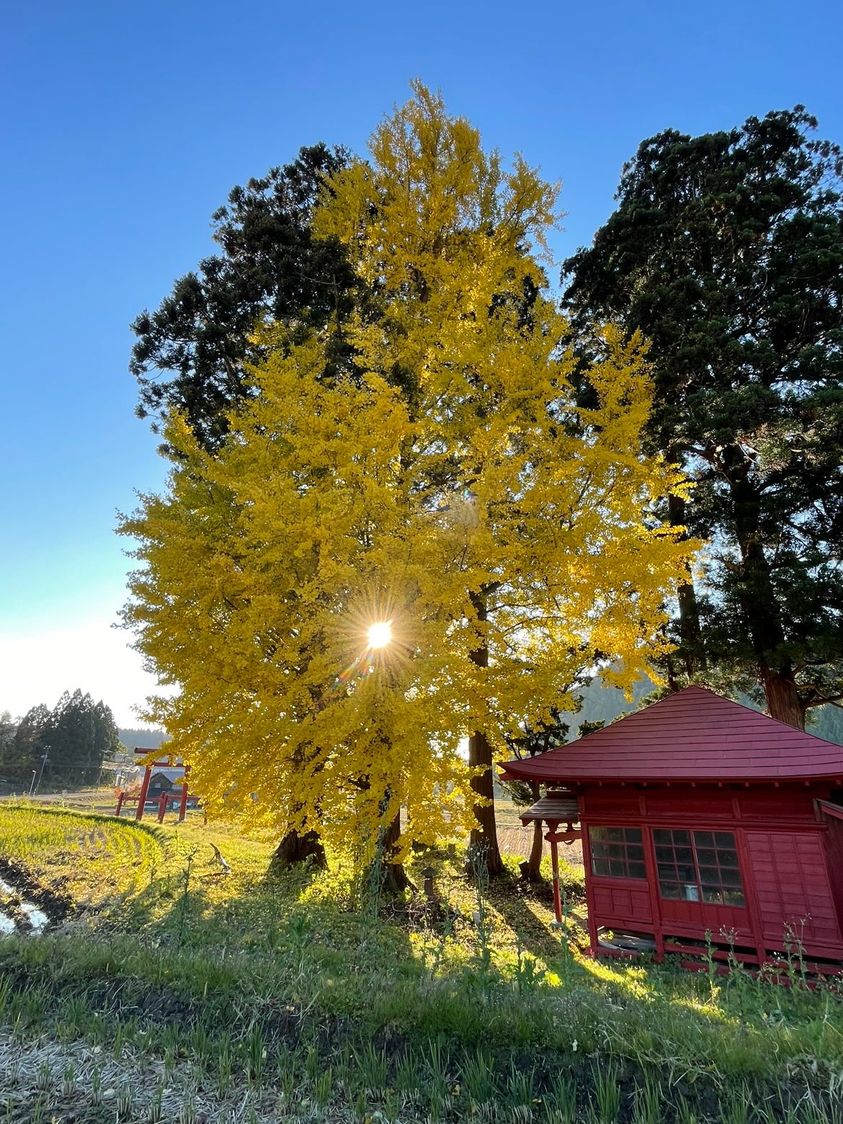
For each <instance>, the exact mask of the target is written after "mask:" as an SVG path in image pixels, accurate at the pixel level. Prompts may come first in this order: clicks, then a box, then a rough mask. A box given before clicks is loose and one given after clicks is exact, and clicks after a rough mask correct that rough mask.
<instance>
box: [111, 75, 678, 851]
mask: <svg viewBox="0 0 843 1124" xmlns="http://www.w3.org/2000/svg"><path fill="white" fill-rule="evenodd" d="M371 155H372V158H371V161H370V162H369V163H363V162H356V163H354V164H352V165H351V166H350V167H349V168H347V169H345V170H342V171H340V172H339V173H338V174H337V175H335V176H334V177H333V178H332V180H331V182H330V191H329V192H326V194H325V196H324V198H323V203H322V206H321V207H320V209H319V211H318V212H317V214H316V216H315V225H316V229H317V231H318V232H319V233H320V234H322V235H323V236H325V237H328V238H330V239H335V240H337V241H338V242H339V243H340V244H341V245H343V246H344V247H345V249H346V253H347V255H348V259H349V261H350V263H351V265H352V267H353V269H354V270H355V272H356V274H357V275H358V277H359V278H360V279H361V281H362V283H363V285H365V287H366V289H367V291H368V292H369V293H371V294H374V295H373V296H372V298H371V300H369V301H367V303H366V305H365V307H363V306H360V307H358V308H357V309H356V310H354V311H353V312H352V313H351V314H350V315H349V317H348V318H347V320H346V322H345V325H344V330H345V333H346V338H347V339H348V340H349V341H350V343H351V345H352V346H353V348H354V350H355V368H356V372H357V374H356V375H355V376H354V377H347V376H344V377H336V376H334V377H330V376H328V377H326V375H325V372H326V366H327V353H326V341H327V338H328V334H329V332H330V328H329V327H328V328H326V329H324V330H321V331H320V330H312V331H310V332H309V333H307V334H306V336H305V337H304V338H302V334H301V333H298V334H296V335H295V336H292V335H291V333H290V331H289V328H288V327H286V326H276V327H272V326H269V327H267V328H264V329H263V331H262V333H261V336H260V344H261V347H262V349H263V350H264V352H265V354H266V355H267V358H266V360H265V361H264V362H261V363H259V364H257V365H256V366H255V367H254V368H253V371H252V386H251V389H252V391H253V393H252V395H251V396H250V397H249V398H248V399H247V401H246V402H245V403H244V405H243V406H242V407H241V408H240V409H239V410H237V411H235V412H233V413H232V414H231V415H230V416H229V419H228V430H229V432H228V436H227V438H226V440H225V441H224V443H223V444H222V445H221V447H220V448H219V450H218V451H217V452H216V455H209V454H208V452H207V451H206V450H204V449H203V448H202V447H201V445H200V443H199V442H197V440H196V438H195V436H194V435H193V434H192V433H191V431H190V427H189V425H188V424H187V422H186V421H185V420H184V419H183V418H180V417H178V416H177V417H174V418H173V420H172V421H171V423H170V425H169V427H168V429H167V431H166V436H167V443H168V446H169V447H170V448H171V449H172V450H173V457H174V461H173V466H174V467H173V473H172V477H171V484H170V490H169V493H168V494H167V495H166V496H164V497H160V498H159V497H152V496H150V497H146V498H145V500H144V502H143V505H142V508H141V510H140V511H139V512H138V513H137V515H136V516H135V517H133V518H131V519H127V520H125V521H124V522H123V524H122V530H123V531H124V533H126V534H129V535H132V536H134V537H135V538H136V539H137V540H138V543H139V547H138V551H137V555H138V558H139V560H140V561H141V562H142V564H143V565H142V567H141V568H140V569H139V570H138V571H137V573H136V574H135V575H134V578H133V580H132V594H133V596H132V600H131V602H130V604H129V606H128V607H127V610H126V618H127V621H128V623H129V624H130V625H132V626H133V627H135V628H136V629H137V632H138V646H139V647H140V649H141V650H142V651H143V652H144V653H145V654H146V656H147V657H148V658H149V659H150V660H151V662H152V664H153V665H154V666H155V668H156V669H157V671H158V673H159V675H161V676H162V677H163V679H164V680H165V681H169V682H172V683H175V684H178V686H179V688H180V691H179V693H178V694H177V695H176V696H175V697H173V698H170V699H163V698H162V699H158V700H157V701H154V702H153V704H152V707H151V712H150V716H151V717H153V718H154V719H155V720H156V721H160V722H163V723H164V724H165V725H166V726H167V727H168V729H169V731H170V733H171V735H172V737H173V739H174V744H176V745H177V746H178V749H179V752H181V753H183V754H184V755H185V757H186V758H187V759H188V760H190V762H191V765H192V768H193V774H192V775H193V778H194V783H195V785H196V788H197V790H198V791H201V792H202V793H203V796H204V798H205V802H206V804H207V806H208V807H209V809H210V810H212V811H213V810H218V809H221V808H228V809H230V810H235V811H236V810H238V809H239V810H241V811H242V812H243V813H244V814H246V815H248V817H249V819H250V820H252V821H254V820H255V819H262V820H263V821H264V822H266V823H271V824H272V825H274V826H276V827H279V828H287V827H290V826H292V827H294V828H296V829H297V830H299V831H307V830H309V829H311V828H313V827H316V826H318V827H319V830H320V831H321V832H322V833H323V834H324V836H325V838H326V840H329V841H331V842H334V843H339V844H342V845H345V846H348V847H352V848H357V849H358V851H359V854H360V856H361V858H362V859H366V860H368V859H369V858H370V857H371V855H372V854H373V852H374V850H375V848H376V847H377V845H378V842H379V841H380V842H381V844H383V843H384V839H385V838H386V841H387V846H389V847H392V848H394V851H393V853H392V854H390V855H388V856H387V857H388V858H400V856H401V854H402V853H403V851H404V850H405V849H406V846H407V845H408V841H409V840H416V841H419V842H421V843H425V842H433V841H435V840H437V839H438V838H440V837H441V836H442V835H443V834H453V833H454V832H455V831H457V830H459V829H460V828H465V829H469V828H471V829H472V831H473V833H474V842H475V844H476V845H477V846H478V848H481V849H482V856H483V860H484V861H485V862H486V863H487V865H488V867H489V869H490V871H491V872H495V871H496V870H497V869H499V866H500V856H499V853H498V849H497V842H496V838H495V834H494V817H493V806H492V796H493V793H492V765H493V761H494V758H495V756H496V754H498V753H503V752H505V751H506V744H507V738H508V737H510V738H511V737H513V736H517V733H518V732H519V731H520V730H522V729H523V726H524V724H525V723H526V724H527V725H530V726H532V727H533V728H537V727H538V726H539V725H540V724H541V723H542V722H544V721H547V720H549V718H550V717H551V715H552V714H554V713H555V712H557V711H559V710H564V709H565V707H566V704H567V703H569V702H570V701H571V699H570V692H571V689H572V687H573V685H574V684H575V682H576V681H577V679H578V676H580V675H581V673H582V671H583V669H584V668H587V667H589V666H592V665H593V664H595V663H596V662H600V661H604V660H608V659H612V660H614V661H615V663H614V664H613V670H612V671H611V672H609V673H607V674H608V675H609V678H610V679H611V680H612V681H613V682H617V683H619V684H622V685H629V684H631V683H632V682H633V681H634V680H635V679H636V677H637V676H638V675H639V674H640V673H641V672H642V671H643V670H644V668H645V667H646V666H647V665H648V662H649V659H650V658H651V656H652V654H653V652H654V651H658V650H659V646H660V643H661V642H660V640H659V639H658V637H659V635H660V630H661V627H662V625H663V623H664V620H665V617H664V609H663V605H664V599H665V596H666V594H668V593H669V591H670V590H671V589H672V588H674V587H675V583H676V581H677V579H678V577H679V576H680V575H681V574H682V573H683V572H684V567H685V566H686V564H687V557H688V546H687V544H685V543H680V542H678V541H677V535H676V533H675V532H673V531H671V530H670V529H667V530H666V529H664V528H662V527H660V526H659V525H658V523H657V522H656V521H655V520H653V519H652V518H651V517H650V514H649V513H650V509H651V506H652V503H653V502H654V500H655V498H656V497H659V496H663V495H665V494H668V493H672V492H676V493H677V494H681V492H682V484H681V480H680V478H679V476H678V475H677V473H676V472H675V471H674V470H673V469H672V468H671V467H670V466H668V465H667V464H665V463H664V461H663V460H661V459H660V458H658V457H651V458H647V457H644V456H642V454H641V451H640V443H641V435H642V430H643V427H644V425H645V423H646V420H647V416H648V410H649V406H650V401H651V386H650V380H649V376H648V374H647V370H646V366H645V363H644V360H643V355H642V346H641V342H640V341H639V340H637V339H633V340H632V341H626V342H625V341H624V340H623V339H622V337H621V335H620V333H619V332H617V331H614V330H612V329H611V328H609V329H606V330H605V332H604V333H603V335H602V342H601V354H600V355H599V356H598V357H596V358H595V361H594V363H593V364H592V366H591V368H590V370H589V371H588V373H587V377H588V380H589V385H590V386H591V388H592V391H593V399H594V400H593V403H592V404H590V405H589V406H588V407H584V406H580V405H578V404H577V403H576V401H575V394H574V391H573V388H572V386H571V383H570V375H571V373H572V371H573V369H574V360H573V357H572V356H571V355H570V354H569V353H568V352H567V351H566V339H567V325H566V323H565V321H564V320H563V319H562V318H561V316H560V315H559V314H558V312H557V310H556V308H555V306H554V304H553V302H552V301H551V300H550V299H549V298H548V296H547V295H546V293H545V292H544V286H545V277H544V274H543V272H542V269H541V267H540V264H539V260H538V257H537V251H540V250H541V248H542V246H543V244H544V240H545V236H546V234H547V231H548V229H549V227H550V226H551V224H552V223H553V221H554V207H555V198H556V194H555V190H554V189H553V188H552V187H550V186H549V185H547V184H545V183H544V182H543V181H542V180H541V179H540V177H539V176H538V175H536V173H535V172H533V171H532V170H531V169H529V168H528V167H527V166H526V165H525V164H524V163H523V161H521V160H516V162H515V164H514V166H513V168H512V170H510V171H506V170H504V169H503V167H502V165H501V162H500V160H499V158H498V157H497V155H495V154H491V155H489V154H487V153H485V152H484V151H483V149H482V147H481V145H480V141H479V137H478V134H477V132H476V130H474V129H473V128H472V127H471V126H470V125H469V124H468V123H467V122H466V121H464V120H461V119H454V118H450V117H448V116H447V114H446V113H445V109H444V106H443V104H442V102H441V99H439V98H438V97H436V96H434V95H431V94H430V93H429V92H428V91H427V90H426V89H425V88H424V87H422V86H417V87H416V88H415V96H414V98H413V99H412V100H411V101H410V102H409V103H408V105H406V106H405V107H404V108H402V109H400V110H398V111H396V112H395V113H394V114H393V115H392V116H391V117H390V118H388V119H387V120H386V121H385V122H384V123H383V124H382V125H381V127H380V128H379V129H378V130H377V131H376V133H375V135H374V138H373V140H372V145H371ZM377 624H380V625H382V626H384V627H382V628H381V629H380V630H379V632H378V633H377V634H374V635H373V633H372V632H370V629H371V627H372V626H373V625H377ZM387 626H388V627H387ZM376 640H377V641H381V640H383V641H385V642H384V643H383V646H376V644H375V641H376ZM464 737H467V738H468V739H469V746H470V756H469V762H468V764H466V762H465V761H464V759H463V758H462V756H461V755H460V752H459V745H460V742H461V739H463V738H464ZM402 808H403V809H404V811H405V815H406V830H405V833H404V835H403V837H402V838H401V839H400V840H399V839H396V838H395V837H394V834H393V835H388V834H386V833H387V832H388V831H389V829H391V828H392V827H393V826H394V824H395V822H396V814H397V813H398V811H399V809H402ZM478 821H479V822H478Z"/></svg>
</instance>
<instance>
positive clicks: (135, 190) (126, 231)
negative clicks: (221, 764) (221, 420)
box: [0, 0, 843, 722]
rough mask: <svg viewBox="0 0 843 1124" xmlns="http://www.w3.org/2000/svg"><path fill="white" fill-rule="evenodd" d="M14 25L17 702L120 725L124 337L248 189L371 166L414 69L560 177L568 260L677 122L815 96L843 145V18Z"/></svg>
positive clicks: (131, 480) (12, 558)
mask: <svg viewBox="0 0 843 1124" xmlns="http://www.w3.org/2000/svg"><path fill="white" fill-rule="evenodd" d="M2 26H3V32H2V37H0V105H1V106H2V110H0V112H1V113H2V122H3V124H2V137H3V144H2V161H3V168H2V176H0V216H2V222H3V232H2V255H0V297H2V299H0V380H2V401H3V472H2V477H0V528H2V542H3V546H2V549H1V550H0V710H3V709H5V708H8V709H10V710H11V711H12V712H13V713H20V712H22V711H23V710H25V709H26V708H27V707H28V706H30V705H32V704H33V703H35V702H38V701H42V700H43V701H45V702H47V703H48V704H49V705H53V704H54V703H55V701H56V697H57V695H58V693H59V692H60V690H61V689H62V687H64V686H66V687H69V688H74V687H76V686H82V687H83V689H87V690H91V691H92V692H94V693H96V694H97V695H101V696H103V697H104V698H105V701H106V702H109V703H110V704H111V705H112V706H113V707H114V709H115V711H116V713H117V716H118V718H119V719H120V720H121V721H123V722H128V721H129V720H130V719H131V717H132V716H131V712H130V704H131V703H132V702H140V701H142V698H143V695H144V694H145V692H146V689H147V686H148V684H149V682H150V681H149V680H145V679H144V678H143V676H142V674H141V672H140V668H139V663H138V662H137V661H136V659H135V658H134V657H128V656H126V655H125V654H124V653H123V650H122V649H123V645H124V643H125V638H124V637H123V636H122V635H119V634H113V633H110V632H109V629H108V624H109V622H110V621H111V620H113V619H114V616H115V613H116V611H117V609H118V608H119V606H120V604H121V603H122V601H123V597H124V594H123V578H124V573H125V569H126V561H125V559H124V558H123V556H122V553H121V551H122V544H121V543H120V542H119V541H118V540H117V539H116V537H115V536H114V534H113V527H114V522H115V510H116V509H123V510H126V509H129V508H131V507H132V506H133V502H134V500H133V489H136V488H140V489H150V488H155V487H158V486H159V485H160V483H161V482H162V479H163V470H162V465H161V464H160V463H159V462H158V459H157V457H156V454H155V439H154V438H153V436H152V435H151V434H150V433H149V431H148V429H147V427H146V425H145V423H142V422H139V421H137V420H136V419H135V418H134V416H133V406H134V403H135V387H134V383H133V380H132V378H131V377H130V376H129V375H128V373H127V369H126V365H127V359H128V355H129V350H130V347H131V342H132V337H131V333H130V332H129V327H128V326H129V323H130V322H131V320H132V319H133V318H134V316H135V315H136V314H137V313H138V311H140V309H142V308H143V307H144V306H148V307H155V306H156V305H157V303H158V302H159V301H160V299H161V298H162V297H163V296H164V295H165V294H166V293H167V292H168V291H169V288H170V286H171V283H172V281H173V279H174V278H175V277H176V276H178V275H180V274H182V273H184V272H186V271H187V270H189V269H190V268H192V267H193V266H194V265H195V263H196V262H197V261H198V259H199V258H200V257H201V256H202V255H204V254H206V253H208V252H209V251H210V250H211V249H212V246H211V242H210V238H209V218H210V214H211V212H212V211H213V210H214V209H215V207H216V206H218V205H219V204H220V203H221V202H223V201H224V199H225V197H226V195H227V193H228V190H229V189H230V188H231V186H232V185H233V184H235V183H239V182H243V181H244V180H245V179H247V178H248V177H249V176H252V175H258V174H261V173H262V172H264V171H265V170H266V168H268V167H269V166H271V165H273V164H277V163H283V162H285V161H287V160H288V159H290V158H292V157H293V156H294V155H295V153H296V151H297V149H298V148H299V147H300V146H301V145H302V144H310V143H313V142H315V141H317V140H320V139H321V140H325V141H327V142H329V143H343V144H345V145H348V146H349V147H351V148H352V149H356V150H358V151H362V149H363V146H364V145H365V141H366V138H367V137H368V135H369V134H370V132H371V131H372V129H373V127H374V126H375V125H376V123H377V122H378V120H379V119H380V118H381V117H382V116H383V115H384V114H385V113H386V112H387V111H388V110H389V109H390V108H391V106H392V105H394V104H396V103H400V102H402V101H404V100H405V98H406V96H407V93H408V86H407V84H408V81H409V79H410V78H412V77H414V76H418V77H420V78H422V79H423V80H424V81H425V82H426V83H427V84H428V85H430V86H433V87H437V88H439V89H441V91H442V92H443V94H444V95H445V97H446V100H447V102H448V105H449V108H450V109H451V110H452V111H454V112H458V113H461V114H464V115H466V116H468V117H469V118H470V119H471V120H472V121H473V122H474V123H475V124H477V125H478V126H479V127H480V129H481V131H482V133H483V137H484V140H485V142H486V144H487V145H489V146H496V147H498V148H499V149H500V150H501V151H502V152H503V153H504V154H505V155H506V154H509V153H511V152H512V151H513V150H516V149H517V150H520V151H521V152H523V153H524V155H525V156H526V157H527V158H528V160H529V161H530V162H531V163H535V164H538V165H540V167H541V169H542V171H543V172H544V174H545V176H546V177H547V178H548V179H554V180H555V179H561V180H562V181H563V185H564V187H563V195H562V203H563V206H564V208H565V210H566V212H567V219H566V229H565V231H564V233H563V234H562V235H561V236H560V238H559V241H558V246H557V250H558V252H559V254H560V256H561V255H563V254H565V253H567V252H568V251H570V250H573V249H574V248H575V247H576V246H577V245H580V244H582V243H584V242H587V241H588V240H589V239H590V237H591V235H592V234H593V232H594V230H595V228H596V227H597V226H598V225H599V224H600V223H601V222H602V221H603V220H604V219H605V218H606V216H607V215H608V213H609V212H610V210H611V203H612V194H613V191H614V189H615V186H616V184H617V180H618V175H619V172H620V168H621V165H622V164H623V162H624V160H625V159H627V158H628V157H629V156H630V155H632V153H633V152H634V151H635V149H636V147H637V145H638V143H639V141H640V140H641V139H643V138H644V137H647V136H650V135H651V134H653V133H655V132H657V131H659V130H661V129H663V128H665V127H668V126H672V127H675V128H678V129H681V130H683V131H687V132H692V133H693V132H701V131H706V130H710V129H715V128H720V127H728V126H730V125H733V124H737V123H739V122H741V121H742V120H744V118H745V117H747V116H748V115H749V114H753V113H754V114H763V113H764V112H766V111H767V110H768V109H772V108H784V107H789V106H792V105H794V104H795V103H796V102H802V103H804V104H805V105H806V106H807V107H808V109H809V110H811V111H812V112H813V113H814V114H815V115H816V116H817V117H819V119H820V127H821V133H822V134H823V135H825V136H828V137H831V138H832V139H835V140H838V141H843V94H841V82H840V44H841V39H843V34H842V33H843V17H841V5H840V4H839V3H835V2H832V0H826V2H823V0H805V2H803V3H800V4H793V3H787V4H785V3H781V2H779V0H766V2H761V0H754V2H751V3H747V2H741V0H735V2H733V3H723V2H722V0H715V2H709V3H698V4H696V5H694V4H679V3H667V2H665V0H650V2H649V3H647V4H637V5H633V4H629V3H600V2H599V0H598V2H594V3H591V4H585V3H582V2H581V0H580V2H578V3H566V2H564V0H555V2H550V0H536V2H535V3H533V4H524V3H521V4H519V3H499V2H497V0H486V2H485V3H474V2H472V3H459V2H456V0H455V2H454V3H449V4H443V3H436V2H433V3H426V4H402V3H396V2H393V3H389V4H386V3H363V2H361V3H357V4H350V3H347V2H344V3H335V2H333V0H323V2H322V3H319V4H294V5H293V4H287V3H281V2H276V3H269V2H266V0H252V2H251V3H248V4H234V3H227V2H226V3H223V2H214V0H203V2H198V0H189V2H188V0H168V2H162V0H146V2H144V3H139V4H130V3H128V2H121V0H110V2H106V0H100V2H91V0H75V2H74V3H68V2H65V0H63V2H56V0H54V2H39V0H29V2H27V3H19V4H13V3H11V2H7V3H6V4H4V5H3V20H2Z"/></svg>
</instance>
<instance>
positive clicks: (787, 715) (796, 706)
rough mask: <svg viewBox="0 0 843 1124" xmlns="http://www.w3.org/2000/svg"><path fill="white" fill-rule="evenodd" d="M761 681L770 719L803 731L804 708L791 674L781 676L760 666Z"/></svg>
mask: <svg viewBox="0 0 843 1124" xmlns="http://www.w3.org/2000/svg"><path fill="white" fill-rule="evenodd" d="M761 679H762V682H763V684H764V694H765V695H766V698H767V710H768V711H769V712H770V717H771V718H777V719H778V720H779V722H786V723H787V725H788V726H795V727H796V729H797V730H804V729H805V706H804V704H803V702H802V700H801V698H800V697H799V690H798V688H797V686H796V682H795V680H794V677H793V673H792V672H789V673H785V674H781V673H780V672H777V671H773V670H771V669H770V668H769V667H763V666H762V668H761Z"/></svg>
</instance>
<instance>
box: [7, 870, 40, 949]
mask: <svg viewBox="0 0 843 1124" xmlns="http://www.w3.org/2000/svg"><path fill="white" fill-rule="evenodd" d="M21 922H22V923H21ZM49 923H50V919H49V917H48V916H47V914H46V913H45V912H44V911H43V910H42V909H39V908H38V906H37V905H33V904H32V902H28V901H26V899H25V898H22V897H21V895H20V894H19V893H18V891H17V890H16V889H15V888H14V887H13V886H10V885H9V883H8V882H4V881H3V879H2V878H0V935H2V936H6V935H10V934H12V933H33V934H38V933H42V932H43V931H44V929H45V928H46V927H47V925H48V924H49Z"/></svg>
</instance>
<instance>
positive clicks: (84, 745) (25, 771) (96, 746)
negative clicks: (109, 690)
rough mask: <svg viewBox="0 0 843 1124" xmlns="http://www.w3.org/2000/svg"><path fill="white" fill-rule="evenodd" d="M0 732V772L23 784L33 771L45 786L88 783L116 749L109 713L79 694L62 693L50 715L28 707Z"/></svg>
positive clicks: (45, 710)
mask: <svg viewBox="0 0 843 1124" xmlns="http://www.w3.org/2000/svg"><path fill="white" fill-rule="evenodd" d="M9 727H11V729H12V731H13V732H12V733H11V734H10V733H9ZM0 732H2V738H0V770H2V773H3V776H4V777H5V778H6V779H7V780H12V779H17V780H18V781H20V782H25V784H26V785H29V784H30V782H31V775H32V772H33V770H34V771H36V773H37V775H38V776H39V778H40V779H41V780H42V781H43V782H44V783H45V784H47V785H50V786H52V785H55V784H61V785H64V786H65V787H68V788H71V787H79V786H81V785H87V784H93V783H95V782H96V781H97V780H98V779H99V776H100V770H101V767H102V763H103V761H104V760H105V759H106V758H107V757H112V756H113V755H114V754H115V753H116V752H117V750H118V748H119V739H118V736H117V727H116V725H115V723H114V716H113V715H112V713H111V710H110V708H109V707H107V706H106V705H105V703H103V702H94V700H93V699H92V698H91V696H90V695H89V694H83V693H82V691H80V690H76V691H74V692H73V693H72V694H71V693H70V692H69V691H65V693H64V694H63V695H62V697H61V698H60V699H59V701H58V703H57V704H56V706H55V708H54V709H53V710H50V709H49V708H48V707H46V706H44V705H43V704H40V705H38V706H34V707H32V708H31V709H30V710H29V711H27V713H26V714H25V715H24V716H23V718H22V719H21V720H20V722H19V723H18V725H17V726H16V727H15V726H14V724H12V723H11V722H9V723H3V725H2V730H1V731H0Z"/></svg>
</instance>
